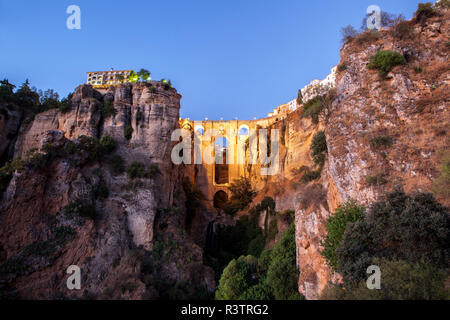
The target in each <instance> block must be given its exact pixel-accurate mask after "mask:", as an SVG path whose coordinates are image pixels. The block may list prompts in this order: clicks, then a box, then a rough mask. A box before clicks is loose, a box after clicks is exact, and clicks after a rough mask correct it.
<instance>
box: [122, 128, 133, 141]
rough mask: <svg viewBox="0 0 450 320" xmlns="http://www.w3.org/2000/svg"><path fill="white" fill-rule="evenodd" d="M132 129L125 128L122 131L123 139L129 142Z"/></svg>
mask: <svg viewBox="0 0 450 320" xmlns="http://www.w3.org/2000/svg"><path fill="white" fill-rule="evenodd" d="M133 131H134V130H133V127H132V126H126V127H125V130H124V133H123V135H124V137H125V138H126V139H127V140H131V138H132V137H133Z"/></svg>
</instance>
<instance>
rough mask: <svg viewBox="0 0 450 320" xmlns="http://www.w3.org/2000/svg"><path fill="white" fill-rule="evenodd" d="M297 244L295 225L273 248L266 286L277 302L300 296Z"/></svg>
mask: <svg viewBox="0 0 450 320" xmlns="http://www.w3.org/2000/svg"><path fill="white" fill-rule="evenodd" d="M296 252H297V250H296V244H295V225H294V224H291V226H290V227H289V228H288V229H287V231H286V232H285V233H284V234H283V236H282V237H281V239H280V240H279V241H278V242H277V243H276V244H275V245H274V246H273V249H272V251H271V255H270V264H269V267H268V269H267V278H266V284H267V285H268V286H269V287H270V288H271V291H272V294H273V296H274V298H275V299H276V300H289V299H290V298H292V297H296V296H298V297H300V296H299V295H298V284H297V283H298V276H299V273H298V270H297V258H296Z"/></svg>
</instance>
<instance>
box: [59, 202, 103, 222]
mask: <svg viewBox="0 0 450 320" xmlns="http://www.w3.org/2000/svg"><path fill="white" fill-rule="evenodd" d="M63 211H64V215H65V217H66V218H67V219H77V218H80V217H81V218H88V219H92V220H94V219H95V215H96V211H95V207H94V206H93V205H92V204H90V203H88V202H86V201H83V200H81V199H77V200H75V201H73V202H71V203H69V204H68V205H67V206H66V207H64V209H63Z"/></svg>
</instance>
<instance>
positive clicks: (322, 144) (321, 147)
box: [300, 131, 328, 183]
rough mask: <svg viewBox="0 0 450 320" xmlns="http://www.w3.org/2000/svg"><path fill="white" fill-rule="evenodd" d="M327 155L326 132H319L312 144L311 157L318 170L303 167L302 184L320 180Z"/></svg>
mask: <svg viewBox="0 0 450 320" xmlns="http://www.w3.org/2000/svg"><path fill="white" fill-rule="evenodd" d="M327 153H328V146H327V138H326V135H325V132H324V131H319V132H318V133H316V134H315V135H314V137H313V141H312V143H311V156H312V158H313V161H314V164H315V166H316V167H317V168H316V170H314V171H311V169H310V168H308V167H303V168H302V172H304V173H303V176H302V177H301V179H300V181H301V182H303V183H308V182H311V181H314V180H318V179H319V178H320V176H321V174H322V169H323V166H324V164H325V158H326V155H327Z"/></svg>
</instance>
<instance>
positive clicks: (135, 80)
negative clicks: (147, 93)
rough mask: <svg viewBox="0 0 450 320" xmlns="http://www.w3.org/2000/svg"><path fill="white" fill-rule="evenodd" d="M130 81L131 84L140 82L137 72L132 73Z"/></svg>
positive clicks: (129, 77)
mask: <svg viewBox="0 0 450 320" xmlns="http://www.w3.org/2000/svg"><path fill="white" fill-rule="evenodd" d="M128 80H130V82H138V81H139V76H138V75H137V74H136V72H134V71H131V72H130V75H129V76H128Z"/></svg>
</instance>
